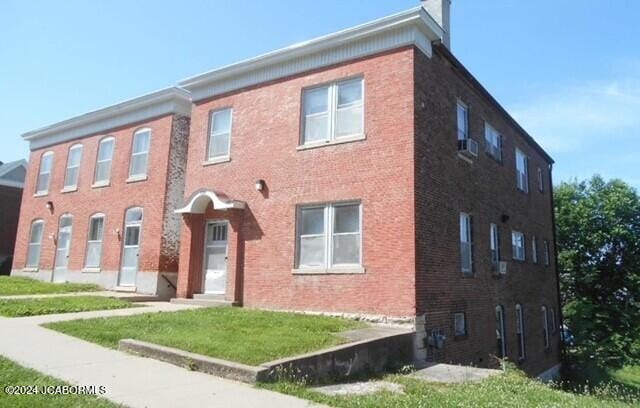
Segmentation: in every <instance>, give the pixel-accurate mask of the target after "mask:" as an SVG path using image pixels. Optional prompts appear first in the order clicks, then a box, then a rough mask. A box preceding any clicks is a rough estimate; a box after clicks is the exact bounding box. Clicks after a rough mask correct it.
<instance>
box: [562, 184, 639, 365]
mask: <svg viewBox="0 0 640 408" xmlns="http://www.w3.org/2000/svg"><path fill="white" fill-rule="evenodd" d="M554 198H555V211H556V228H557V243H558V264H559V268H560V285H561V291H562V297H563V303H564V315H565V321H566V322H567V324H568V325H569V326H570V327H571V329H572V331H573V332H574V334H575V335H576V339H577V349H576V351H577V353H578V355H582V357H589V358H594V359H595V360H596V362H597V363H600V364H603V365H620V364H624V363H625V362H633V361H635V362H637V361H640V199H639V198H638V193H637V192H636V191H635V190H634V189H633V188H632V187H630V186H629V185H628V184H626V183H624V182H623V181H621V180H618V179H614V180H611V181H608V182H605V181H604V180H603V179H602V178H601V177H600V176H594V177H592V178H591V180H589V181H583V182H578V181H573V182H570V183H562V184H560V185H559V186H557V187H556V188H555V190H554Z"/></svg>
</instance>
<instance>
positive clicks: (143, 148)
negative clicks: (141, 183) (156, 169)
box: [129, 129, 151, 178]
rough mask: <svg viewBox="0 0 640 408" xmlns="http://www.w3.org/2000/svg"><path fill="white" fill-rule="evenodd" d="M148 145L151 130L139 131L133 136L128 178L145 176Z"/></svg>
mask: <svg viewBox="0 0 640 408" xmlns="http://www.w3.org/2000/svg"><path fill="white" fill-rule="evenodd" d="M150 143H151V129H140V130H138V131H137V132H136V133H135V134H134V135H133V146H132V148H131V164H130V167H129V177H131V178H136V177H144V176H146V175H147V165H148V163H147V162H148V160H149V145H150Z"/></svg>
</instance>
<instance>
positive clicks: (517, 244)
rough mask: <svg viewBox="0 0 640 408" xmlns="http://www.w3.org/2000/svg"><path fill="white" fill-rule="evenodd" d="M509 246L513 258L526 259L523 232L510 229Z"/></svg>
mask: <svg viewBox="0 0 640 408" xmlns="http://www.w3.org/2000/svg"><path fill="white" fill-rule="evenodd" d="M511 247H512V253H513V259H515V260H517V261H524V260H525V259H526V249H525V240H524V234H523V233H522V232H519V231H511Z"/></svg>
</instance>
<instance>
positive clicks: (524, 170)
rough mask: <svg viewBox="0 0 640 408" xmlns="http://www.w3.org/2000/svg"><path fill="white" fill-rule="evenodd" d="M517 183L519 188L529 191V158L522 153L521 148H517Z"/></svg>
mask: <svg viewBox="0 0 640 408" xmlns="http://www.w3.org/2000/svg"><path fill="white" fill-rule="evenodd" d="M516 176H517V179H516V184H517V186H518V189H519V190H521V191H524V192H525V193H528V192H529V158H528V157H527V156H526V155H525V154H524V153H522V152H521V151H520V150H519V149H516Z"/></svg>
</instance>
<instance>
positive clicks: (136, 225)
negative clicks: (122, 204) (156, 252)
mask: <svg viewBox="0 0 640 408" xmlns="http://www.w3.org/2000/svg"><path fill="white" fill-rule="evenodd" d="M141 231H142V208H131V209H129V210H127V214H126V215H125V225H124V239H123V241H122V265H121V266H120V276H119V277H118V285H119V286H135V285H136V275H137V274H138V258H139V257H140V232H141Z"/></svg>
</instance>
